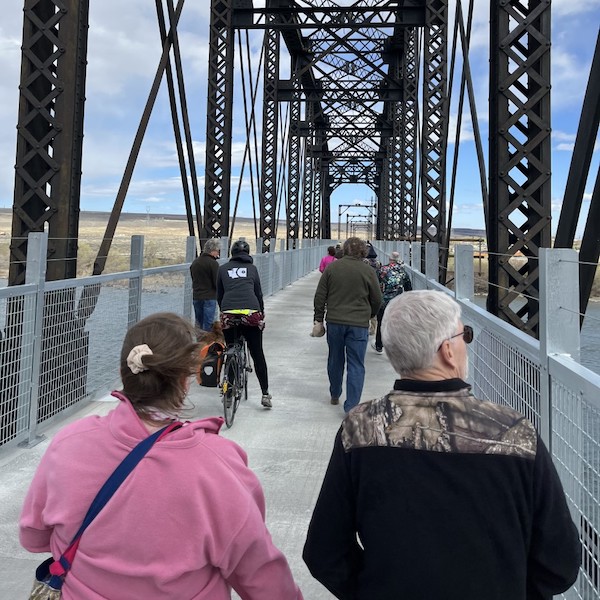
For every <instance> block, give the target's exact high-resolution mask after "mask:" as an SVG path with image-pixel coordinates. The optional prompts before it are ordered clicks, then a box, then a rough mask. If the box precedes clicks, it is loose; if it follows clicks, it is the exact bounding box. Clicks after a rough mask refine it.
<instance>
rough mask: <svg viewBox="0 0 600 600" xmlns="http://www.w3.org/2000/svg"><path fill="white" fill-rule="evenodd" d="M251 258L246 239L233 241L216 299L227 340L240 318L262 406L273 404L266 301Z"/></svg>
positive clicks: (230, 338)
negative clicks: (265, 335)
mask: <svg viewBox="0 0 600 600" xmlns="http://www.w3.org/2000/svg"><path fill="white" fill-rule="evenodd" d="M253 262H254V261H253V260H252V257H251V256H250V246H249V245H248V243H247V242H245V241H243V240H238V241H237V242H234V244H233V246H231V258H230V259H229V262H228V263H225V264H224V265H221V266H220V267H219V275H218V278H217V299H218V301H219V308H220V309H221V324H222V325H223V335H224V336H225V341H226V342H227V343H228V344H232V343H233V342H234V340H235V330H234V328H233V322H234V321H235V320H236V319H238V318H241V320H242V324H241V325H240V328H241V332H242V333H243V335H244V338H246V342H247V343H248V351H249V352H250V356H251V357H252V362H253V363H254V371H255V372H256V377H257V379H258V383H259V384H260V389H261V391H262V397H261V399H260V403H261V404H262V406H264V407H265V408H272V406H273V403H272V397H271V394H270V393H269V373H268V370H267V361H266V359H265V353H264V350H263V329H264V328H265V305H264V300H263V293H262V288H261V285H260V276H259V275H258V269H257V268H256V267H255V266H254V264H253Z"/></svg>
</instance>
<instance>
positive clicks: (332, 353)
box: [314, 237, 381, 412]
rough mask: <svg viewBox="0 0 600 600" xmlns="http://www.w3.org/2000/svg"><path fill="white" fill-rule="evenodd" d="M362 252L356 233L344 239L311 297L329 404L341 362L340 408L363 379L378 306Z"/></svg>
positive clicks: (354, 397) (356, 394)
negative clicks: (322, 329) (321, 329)
mask: <svg viewBox="0 0 600 600" xmlns="http://www.w3.org/2000/svg"><path fill="white" fill-rule="evenodd" d="M366 254H367V245H366V243H365V242H364V241H363V240H361V239H359V238H357V237H351V238H349V239H348V240H346V241H345V242H344V256H343V257H342V258H341V259H339V260H336V261H335V262H333V263H331V264H330V265H329V266H328V267H327V268H326V269H325V271H323V275H321V279H320V280H319V285H318V286H317V291H316V292H315V298H314V308H315V316H314V319H315V322H316V323H322V322H323V319H326V320H327V344H328V346H329V356H328V358H327V375H328V376H329V392H330V394H331V404H339V399H340V396H341V395H342V380H343V377H344V368H345V366H346V363H347V367H348V373H347V376H346V400H345V402H344V410H345V411H346V412H348V411H350V410H351V409H352V408H354V407H355V406H356V405H357V404H358V403H359V402H360V396H361V394H362V389H363V384H364V381H365V353H366V350H367V343H368V341H369V320H370V319H371V318H372V317H374V316H375V315H376V314H377V311H378V310H379V306H380V305H381V290H380V288H379V283H378V282H377V277H376V275H375V270H374V269H373V268H372V267H370V266H369V265H368V264H366V263H364V262H363V259H364V258H365V256H366ZM325 313H327V314H326V315H325Z"/></svg>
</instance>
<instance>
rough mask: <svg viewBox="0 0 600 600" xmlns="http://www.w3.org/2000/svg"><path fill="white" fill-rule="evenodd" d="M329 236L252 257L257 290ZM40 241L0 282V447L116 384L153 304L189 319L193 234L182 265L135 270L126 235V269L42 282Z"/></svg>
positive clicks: (288, 274) (313, 263)
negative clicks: (122, 358)
mask: <svg viewBox="0 0 600 600" xmlns="http://www.w3.org/2000/svg"><path fill="white" fill-rule="evenodd" d="M257 243H258V245H259V247H260V246H261V245H262V243H261V241H260V240H259V241H258V242H257ZM330 243H331V242H328V240H303V241H302V243H301V245H302V247H301V248H299V249H296V250H283V249H281V251H279V252H276V251H274V252H271V253H267V254H257V255H254V264H255V265H256V267H257V268H258V271H259V274H260V277H261V283H262V289H263V294H264V296H270V295H272V294H275V293H276V292H278V291H279V290H281V289H283V288H285V287H286V286H287V285H289V284H290V283H292V282H294V281H296V280H297V279H300V278H301V277H303V276H304V275H306V274H307V273H309V272H311V271H313V270H314V269H316V268H317V266H318V264H319V261H320V260H321V257H322V255H323V254H324V253H325V250H324V246H325V247H326V246H327V245H329V244H330ZM47 244H48V239H47V234H45V233H35V234H30V236H29V242H28V259H27V271H26V273H27V279H26V283H25V285H20V286H14V287H5V288H0V324H4V325H3V327H1V326H0V383H1V386H0V449H2V448H6V447H8V446H11V445H14V444H23V445H34V444H35V443H37V441H39V439H41V434H43V432H44V430H45V429H46V428H47V427H48V426H49V425H50V424H51V423H52V422H54V421H55V420H56V419H59V418H60V419H62V418H64V417H65V416H66V415H68V414H69V413H70V412H72V411H74V410H76V409H78V408H79V407H80V406H81V404H82V403H83V402H86V401H89V400H93V399H97V398H99V397H103V396H105V395H106V394H107V393H108V392H109V391H110V390H111V389H114V388H115V387H117V386H118V382H119V353H120V349H121V344H122V342H123V338H124V337H125V333H126V331H127V329H128V328H129V327H130V326H131V325H132V324H133V323H136V322H137V321H139V320H140V319H141V318H144V317H145V316H147V315H150V314H152V313H155V312H159V311H170V312H175V313H178V314H181V315H183V316H184V317H186V318H188V319H190V320H192V314H193V313H192V282H191V278H190V272H189V266H190V263H191V261H192V260H193V259H194V257H195V252H196V250H195V248H196V247H195V240H194V238H188V240H187V246H186V262H185V263H182V264H176V265H169V266H161V267H152V268H143V264H144V239H143V237H142V236H133V237H132V242H131V258H130V270H129V271H125V272H120V273H112V274H106V275H96V276H91V277H84V278H77V279H68V280H62V281H51V282H48V281H45V271H46V251H47ZM224 247H226V246H225V245H224ZM273 248H275V246H273ZM226 260H227V259H220V261H219V262H220V263H224V262H226Z"/></svg>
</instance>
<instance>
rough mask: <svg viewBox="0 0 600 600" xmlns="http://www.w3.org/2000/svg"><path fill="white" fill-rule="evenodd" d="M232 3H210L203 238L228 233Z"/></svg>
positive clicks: (213, 0) (222, 0)
mask: <svg viewBox="0 0 600 600" xmlns="http://www.w3.org/2000/svg"><path fill="white" fill-rule="evenodd" d="M234 4H235V0H211V3H210V40H209V47H208V105H207V118H206V170H205V175H204V177H205V186H204V227H203V228H202V234H201V237H203V238H211V237H228V236H229V210H230V200H231V189H230V188H231V186H230V184H231V132H232V118H233V58H234V40H235V37H234V29H233V6H234Z"/></svg>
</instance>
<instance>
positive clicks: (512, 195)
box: [487, 0, 551, 337]
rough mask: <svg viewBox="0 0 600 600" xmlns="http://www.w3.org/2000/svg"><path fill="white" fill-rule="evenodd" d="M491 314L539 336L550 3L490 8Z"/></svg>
mask: <svg viewBox="0 0 600 600" xmlns="http://www.w3.org/2000/svg"><path fill="white" fill-rule="evenodd" d="M490 11H491V12H490V37H491V41H490V56H491V57H492V60H491V66H490V132H493V133H494V134H493V135H490V161H489V163H490V176H489V178H490V186H489V198H490V200H489V202H490V204H489V211H488V213H489V223H488V224H487V231H488V248H489V251H490V254H489V282H490V287H489V291H488V310H489V311H490V312H492V313H494V314H496V315H498V316H501V317H502V318H504V319H505V320H506V321H508V322H509V323H512V324H513V325H515V326H516V327H519V328H520V329H523V330H524V331H527V332H529V333H531V334H532V335H534V336H536V337H537V333H538V324H539V323H538V322H539V261H538V257H539V250H540V248H549V247H550V245H551V229H550V218H551V188H550V184H551V180H550V178H551V163H550V151H551V146H550V131H551V128H550V2H546V1H545V0H511V1H510V2H504V3H502V2H501V3H497V2H494V1H492V2H491V8H490Z"/></svg>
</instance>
